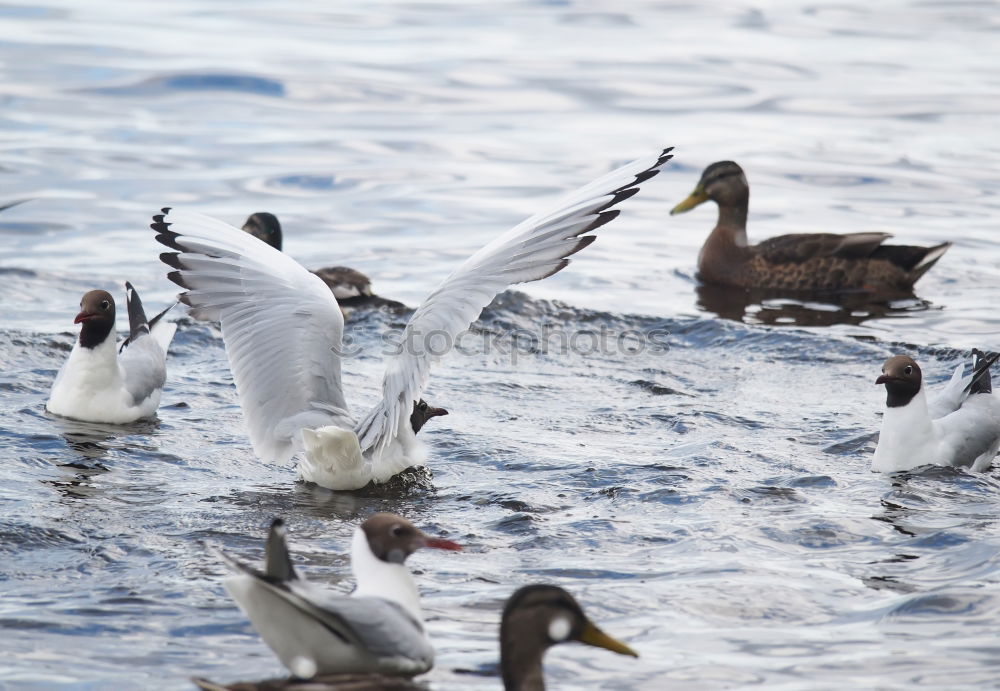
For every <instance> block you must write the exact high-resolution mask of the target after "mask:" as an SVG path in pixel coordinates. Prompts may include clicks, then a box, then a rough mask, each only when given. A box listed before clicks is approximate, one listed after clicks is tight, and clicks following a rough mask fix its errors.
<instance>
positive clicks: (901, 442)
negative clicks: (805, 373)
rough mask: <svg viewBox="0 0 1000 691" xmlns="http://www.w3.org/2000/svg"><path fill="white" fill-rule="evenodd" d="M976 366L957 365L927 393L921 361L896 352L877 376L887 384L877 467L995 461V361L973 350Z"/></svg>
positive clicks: (999, 403) (999, 442)
mask: <svg viewBox="0 0 1000 691" xmlns="http://www.w3.org/2000/svg"><path fill="white" fill-rule="evenodd" d="M972 352H973V372H972V374H971V375H969V376H967V377H963V376H962V373H963V369H964V367H963V365H961V364H960V365H958V367H956V368H955V372H954V373H953V374H952V377H951V379H950V380H949V381H948V382H947V383H946V384H945V385H944V386H943V387H941V388H940V389H939V390H938V391H936V392H935V395H934V396H933V397H931V398H928V396H927V394H926V392H925V388H924V384H923V375H922V373H921V371H920V366H919V365H917V363H916V362H915V361H914V360H913V358H911V357H908V356H906V355H896V356H895V357H891V358H889V359H888V360H886V361H885V365H883V366H882V375H881V376H880V377H879V378H878V379H876V380H875V383H876V384H884V385H885V390H886V401H885V405H886V408H885V414H884V415H883V417H882V431H881V432H880V434H879V441H878V446H877V447H876V448H875V456H874V457H873V458H872V470H874V471H876V472H883V473H891V472H896V471H902V470H912V469H913V468H917V467H920V466H928V465H938V466H970V467H971V468H972V470H974V471H981V470H985V469H986V468H989V467H990V464H991V463H992V462H993V458H994V456H996V455H997V449H998V447H1000V399H998V398H997V397H996V396H994V395H993V391H992V384H991V381H990V365H992V364H993V363H994V362H995V361H996V359H997V357H998V356H996V355H994V356H993V357H991V358H986V357H985V356H984V355H983V354H982V353H981V352H979V351H978V350H973V351H972Z"/></svg>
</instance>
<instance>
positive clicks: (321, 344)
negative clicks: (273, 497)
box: [150, 209, 347, 462]
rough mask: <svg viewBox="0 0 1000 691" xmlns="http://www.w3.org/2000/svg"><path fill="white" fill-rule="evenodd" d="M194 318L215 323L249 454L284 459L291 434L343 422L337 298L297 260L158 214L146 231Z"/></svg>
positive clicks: (181, 215) (238, 236)
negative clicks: (336, 420)
mask: <svg viewBox="0 0 1000 691" xmlns="http://www.w3.org/2000/svg"><path fill="white" fill-rule="evenodd" d="M150 227H151V228H152V229H153V230H155V231H157V235H156V239H157V240H158V241H159V242H160V243H162V244H163V245H166V246H167V247H169V248H170V249H172V250H175V251H174V252H164V253H163V254H161V255H160V259H161V260H162V261H163V262H164V263H165V264H167V265H169V266H171V267H173V268H174V269H175V270H174V271H172V272H170V273H169V274H167V277H168V278H169V279H170V280H171V281H173V282H174V283H176V284H177V285H179V286H181V287H182V288H184V289H185V292H184V293H182V294H181V296H180V300H181V302H183V303H185V304H186V305H189V306H190V307H191V316H193V317H194V318H195V319H201V320H205V321H219V322H221V325H222V337H223V340H225V342H226V352H227V354H228V355H229V365H230V367H231V369H232V371H233V379H234V380H235V381H236V389H237V391H238V392H239V396H240V405H241V406H242V408H243V415H244V417H245V418H246V420H247V426H248V428H249V431H250V441H251V443H252V444H253V448H254V452H255V453H256V454H257V456H258V457H260V458H262V459H265V460H273V461H278V462H283V461H286V460H288V459H289V458H291V457H292V455H294V453H295V450H296V446H295V445H296V443H297V442H296V440H295V433H296V432H297V431H298V430H299V429H301V428H302V427H305V426H309V427H316V426H319V425H323V424H329V422H330V420H331V419H332V417H334V416H337V415H341V416H344V417H346V416H347V404H346V402H345V401H344V395H343V392H342V391H341V383H340V356H339V348H340V339H341V336H342V335H343V331H344V317H343V314H342V313H341V311H340V307H339V306H338V305H337V301H336V299H335V298H334V297H333V293H331V292H330V289H329V288H327V287H326V285H325V284H324V283H323V281H321V280H320V279H319V278H317V277H316V276H314V275H313V274H311V273H309V272H308V271H306V270H305V269H304V268H303V267H302V266H300V265H299V264H298V263H297V262H296V261H295V260H294V259H292V258H291V257H289V256H288V255H286V254H283V253H282V252H280V251H278V250H276V249H274V248H272V247H270V246H269V245H267V244H265V243H263V242H261V241H260V240H258V239H257V238H255V237H254V236H252V235H250V234H249V233H245V232H243V231H242V230H238V229H236V228H233V227H232V226H230V225H227V224H225V223H222V222H221V221H217V220H215V219H212V218H209V217H208V216H203V215H201V214H197V213H191V212H184V211H178V210H175V209H163V215H162V216H154V217H153V223H152V225H151V226H150Z"/></svg>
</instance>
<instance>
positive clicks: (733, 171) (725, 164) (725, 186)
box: [670, 161, 750, 216]
mask: <svg viewBox="0 0 1000 691" xmlns="http://www.w3.org/2000/svg"><path fill="white" fill-rule="evenodd" d="M749 198H750V185H749V184H748V183H747V178H746V175H744V174H743V169H742V168H740V167H739V165H737V164H736V163H734V162H733V161H718V162H717V163H713V164H712V165H710V166H709V167H708V168H706V169H705V171H704V172H703V173H702V174H701V180H699V181H698V184H697V185H696V186H695V188H694V192H692V193H691V194H690V195H688V198H687V199H685V200H684V201H682V202H681V203H680V204H678V205H677V206H675V207H674V208H673V209H671V210H670V215H671V216H673V215H674V214H682V213H684V212H685V211H690V210H691V209H693V208H695V207H696V206H698V205H699V204H703V203H704V202H707V201H708V200H709V199H711V200H712V201H714V202H715V203H717V204H718V205H719V206H720V207H731V206H739V205H745V204H746V203H747V202H748V200H749Z"/></svg>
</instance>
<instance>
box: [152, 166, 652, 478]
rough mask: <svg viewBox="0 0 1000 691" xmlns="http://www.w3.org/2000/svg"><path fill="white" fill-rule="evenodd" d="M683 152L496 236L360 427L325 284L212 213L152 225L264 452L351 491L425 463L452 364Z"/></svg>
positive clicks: (445, 295)
mask: <svg viewBox="0 0 1000 691" xmlns="http://www.w3.org/2000/svg"><path fill="white" fill-rule="evenodd" d="M669 152H670V149H666V150H664V151H663V152H661V153H660V154H659V155H657V156H656V157H653V158H650V159H647V160H640V161H637V162H635V163H632V164H630V165H627V166H624V167H622V168H619V169H617V170H615V171H612V172H611V173H608V174H607V175H605V176H604V177H602V178H600V179H598V180H596V181H594V182H592V183H590V184H589V185H587V186H585V187H583V188H581V189H579V190H577V191H576V192H574V193H573V194H571V195H569V196H568V197H566V198H565V199H563V200H562V202H561V203H560V204H558V205H556V206H555V207H554V208H553V209H551V210H550V211H547V212H545V213H542V214H539V215H537V216H532V217H531V218H529V219H527V220H526V221H524V222H523V223H521V224H519V225H517V226H515V227H514V228H513V229H511V230H509V231H508V232H507V233H505V234H503V235H501V236H499V237H497V238H496V239H495V240H493V241H492V242H490V243H489V244H488V245H486V246H485V247H483V248H482V249H480V250H479V251H478V252H476V253H475V254H473V255H472V256H471V257H470V258H469V259H467V260H466V261H465V262H464V263H463V264H462V265H461V266H459V267H458V269H456V270H455V271H454V272H453V273H452V274H451V275H450V276H449V277H448V278H447V279H445V281H444V282H443V283H441V284H440V285H439V286H438V287H437V288H436V289H435V290H434V291H433V292H432V293H431V294H430V296H429V297H428V298H427V299H426V300H425V301H424V303H423V304H422V305H421V306H420V307H419V308H417V310H416V311H415V312H414V313H413V316H411V317H410V320H409V322H408V323H407V325H406V330H405V331H404V332H403V334H402V335H401V337H400V343H402V344H405V347H402V348H400V351H399V352H398V353H397V354H395V355H393V356H392V357H390V358H389V361H388V362H387V365H386V371H385V375H384V377H383V379H382V399H381V400H380V401H379V402H378V403H377V404H376V405H375V406H374V407H373V408H372V409H371V410H369V411H368V412H367V413H366V414H365V415H364V416H362V417H361V419H360V420H357V419H355V418H354V417H353V416H352V415H351V414H350V412H349V411H348V408H347V401H346V400H345V398H344V393H343V389H342V386H341V378H340V368H341V363H340V357H339V352H340V348H341V336H342V334H343V330H344V319H343V315H342V314H341V311H340V308H339V307H338V305H337V301H336V299H335V298H334V297H333V294H332V293H331V292H330V290H329V289H328V288H327V287H326V284H324V283H323V281H321V280H320V279H319V278H317V277H316V276H315V275H313V274H311V273H310V272H308V271H306V270H305V269H304V268H303V267H302V266H300V265H299V264H297V263H296V262H295V261H294V260H293V259H291V258H290V257H288V256H287V255H285V254H283V253H281V252H279V251H277V250H276V249H274V248H273V247H271V246H269V245H267V244H265V243H263V242H261V241H260V240H258V239H257V238H255V237H253V236H252V235H250V234H249V233H245V232H243V231H242V230H238V229H236V228H233V227H232V226H229V225H226V224H225V223H222V222H220V221H217V220H214V219H212V218H209V217H207V216H203V215H201V214H196V213H191V212H185V211H178V210H176V209H164V210H163V215H162V216H155V217H154V218H153V223H152V225H151V227H152V228H153V230H155V231H156V232H157V235H156V239H157V240H158V241H159V242H160V243H162V244H164V245H166V246H167V247H169V248H171V249H172V250H176V251H174V252H165V253H163V254H161V255H160V259H161V260H162V261H163V262H164V263H166V264H167V265H169V266H170V267H172V268H173V269H174V271H171V272H170V273H168V274H167V276H168V278H170V280H172V281H174V282H175V283H177V284H178V285H180V286H181V287H183V288H185V292H184V293H182V294H181V296H180V299H181V301H182V302H184V303H186V304H188V305H189V306H190V307H191V315H192V316H193V317H194V318H196V319H204V320H212V321H219V322H221V325H222V336H223V339H224V340H225V343H226V351H227V353H228V354H229V363H230V367H231V368H232V371H233V379H234V380H235V382H236V388H237V390H238V392H239V396H240V404H241V406H242V408H243V413H244V416H245V417H246V420H247V425H248V428H249V432H250V441H251V443H252V444H253V448H254V451H255V453H256V454H257V455H258V456H259V457H260V458H263V459H265V460H271V461H276V462H284V461H287V460H288V459H290V458H292V457H293V456H295V455H296V454H298V455H299V473H300V475H301V477H302V478H303V479H305V480H308V481H311V482H315V483H316V484H318V485H321V486H323V487H327V488H329V489H338V490H349V489H358V488H360V487H364V486H365V485H366V484H368V483H369V482H376V483H378V482H385V481H386V480H388V479H389V478H391V477H392V476H394V475H396V474H397V473H399V472H401V471H403V470H405V469H406V468H408V467H411V466H417V465H422V464H423V463H424V460H425V458H426V452H425V451H424V450H423V447H422V445H421V444H420V443H419V442H418V441H417V438H416V426H415V425H414V424H413V423H412V421H411V416H412V414H413V412H414V407H415V406H419V405H420V402H421V398H420V394H421V392H422V391H423V389H424V387H425V386H426V384H427V380H428V378H429V376H430V366H431V364H432V363H433V362H434V361H436V360H437V359H439V357H440V355H441V351H440V343H441V340H442V339H443V340H445V341H447V342H449V343H454V342H455V340H456V338H457V337H458V336H459V334H460V333H461V332H462V331H463V330H465V329H466V328H468V326H469V325H470V324H471V323H472V322H473V321H474V320H475V319H476V318H477V317H478V315H479V314H480V312H482V310H483V308H484V307H486V306H487V305H488V304H489V303H490V301H491V300H492V299H493V298H494V297H495V296H496V295H497V293H499V292H500V291H502V290H504V289H505V288H507V287H508V286H510V285H512V284H516V283H526V282H529V281H537V280H540V279H543V278H546V277H548V276H551V275H552V274H554V273H556V272H557V271H560V270H561V269H563V268H564V267H566V265H567V264H569V256H570V255H572V254H575V253H576V252H579V251H580V250H582V249H584V248H585V247H587V246H588V245H590V244H591V243H592V242H593V241H594V240H596V237H595V236H593V235H585V233H588V232H590V231H593V230H596V229H597V228H599V227H600V226H602V225H604V224H605V223H607V222H608V221H611V220H612V219H613V218H615V217H616V216H617V215H618V214H619V210H618V209H612V208H611V207H613V206H615V205H616V204H618V203H620V202H622V201H624V200H625V199H628V198H629V197H631V196H632V195H634V194H635V193H636V192H638V191H639V185H640V184H641V183H643V182H645V181H646V180H648V179H650V178H652V177H653V176H655V175H656V174H657V173H658V172H659V171H660V169H661V168H662V167H663V166H664V165H665V164H666V162H667V161H668V160H670V158H671V155H670V153H669Z"/></svg>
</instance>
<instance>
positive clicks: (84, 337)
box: [45, 283, 177, 425]
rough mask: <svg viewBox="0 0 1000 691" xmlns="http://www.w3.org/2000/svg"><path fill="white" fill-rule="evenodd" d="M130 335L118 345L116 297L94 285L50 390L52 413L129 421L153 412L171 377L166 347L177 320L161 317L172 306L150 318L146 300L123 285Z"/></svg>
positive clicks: (87, 419)
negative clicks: (63, 361)
mask: <svg viewBox="0 0 1000 691" xmlns="http://www.w3.org/2000/svg"><path fill="white" fill-rule="evenodd" d="M125 297H126V302H127V305H128V321H129V336H128V338H127V339H125V341H124V342H123V343H122V345H121V347H120V348H117V347H116V340H117V339H116V337H115V299H114V298H113V297H111V293H109V292H107V291H104V290H92V291H90V292H89V293H87V294H86V295H84V296H83V299H81V300H80V313H79V314H77V315H76V319H74V320H73V323H74V324H80V325H81V326H80V337H79V338H77V340H76V343H75V344H74V345H73V350H72V351H70V354H69V358H67V360H66V362H65V364H63V366H62V369H60V370H59V374H58V375H57V376H56V380H55V382H54V383H53V384H52V392H51V393H50V394H49V400H48V403H46V405H45V407H46V409H47V410H48V411H49V412H50V413H54V414H56V415H60V416H62V417H68V418H72V419H74V420H83V421H84V422H106V423H111V424H116V425H120V424H125V423H128V422H135V421H136V420H141V419H142V418H147V417H152V416H153V415H154V414H155V413H156V409H157V408H158V407H159V405H160V394H161V392H162V391H163V384H164V382H165V381H166V378H167V368H166V360H167V347H168V346H169V345H170V341H171V339H172V338H173V337H174V332H175V331H176V330H177V325H176V324H174V323H173V322H168V321H166V320H165V319H163V315H165V314H166V313H167V311H168V310H169V309H170V307H173V305H171V306H170V307H168V308H167V309H165V310H163V312H160V314H158V315H156V316H155V317H154V318H153V319H151V320H149V321H146V313H145V312H144V311H143V309H142V301H140V300H139V294H138V293H137V292H136V291H135V288H133V287H132V284H131V283H126V284H125Z"/></svg>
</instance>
